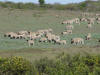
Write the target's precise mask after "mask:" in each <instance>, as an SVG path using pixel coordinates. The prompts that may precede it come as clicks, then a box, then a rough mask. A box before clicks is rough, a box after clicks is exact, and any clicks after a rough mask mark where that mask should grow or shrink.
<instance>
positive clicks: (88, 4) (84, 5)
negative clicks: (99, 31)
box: [0, 0, 100, 11]
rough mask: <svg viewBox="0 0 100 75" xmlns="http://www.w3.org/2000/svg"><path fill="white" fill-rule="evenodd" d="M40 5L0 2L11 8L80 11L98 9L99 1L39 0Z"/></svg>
mask: <svg viewBox="0 0 100 75" xmlns="http://www.w3.org/2000/svg"><path fill="white" fill-rule="evenodd" d="M39 3H40V6H39V5H38V4H34V3H13V2H0V7H4V8H13V9H41V8H42V9H57V10H82V11H93V10H94V11H99V10H100V1H92V0H87V1H84V2H81V3H71V4H65V5H62V4H45V0H39Z"/></svg>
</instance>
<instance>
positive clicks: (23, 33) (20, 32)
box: [17, 31, 30, 35]
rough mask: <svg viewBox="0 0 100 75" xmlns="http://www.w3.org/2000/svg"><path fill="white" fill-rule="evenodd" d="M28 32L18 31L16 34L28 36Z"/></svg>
mask: <svg viewBox="0 0 100 75" xmlns="http://www.w3.org/2000/svg"><path fill="white" fill-rule="evenodd" d="M29 33H30V32H28V31H19V32H18V33H17V34H18V35H28V34H29Z"/></svg>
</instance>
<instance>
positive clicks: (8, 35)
mask: <svg viewBox="0 0 100 75" xmlns="http://www.w3.org/2000/svg"><path fill="white" fill-rule="evenodd" d="M12 34H15V33H14V32H7V33H5V34H4V37H10V36H11V35H12Z"/></svg>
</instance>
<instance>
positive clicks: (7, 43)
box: [0, 9, 100, 50]
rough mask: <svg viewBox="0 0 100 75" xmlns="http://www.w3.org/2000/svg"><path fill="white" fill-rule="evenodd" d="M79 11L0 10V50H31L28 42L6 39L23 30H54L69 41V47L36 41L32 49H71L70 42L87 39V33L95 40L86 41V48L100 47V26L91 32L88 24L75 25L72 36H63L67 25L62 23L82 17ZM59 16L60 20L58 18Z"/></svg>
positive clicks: (95, 26) (96, 26) (94, 26)
mask: <svg viewBox="0 0 100 75" xmlns="http://www.w3.org/2000/svg"><path fill="white" fill-rule="evenodd" d="M81 13H82V12H79V11H59V10H45V11H44V10H40V11H38V10H18V9H17V10H12V9H10V10H9V9H0V44H1V45H0V50H10V49H22V48H29V47H28V44H27V42H26V40H14V39H9V38H4V37H3V34H4V33H6V32H10V31H12V32H18V31H21V30H30V31H37V30H39V29H48V28H52V29H53V30H54V34H57V35H60V36H61V39H63V40H67V45H60V46H59V45H54V44H53V43H39V42H37V41H35V46H33V47H32V48H38V47H39V48H67V47H71V46H72V45H71V44H70V40H71V38H73V37H82V38H85V35H87V33H89V32H90V33H92V37H93V40H91V41H85V45H86V46H94V45H99V43H98V42H97V39H99V38H100V34H99V33H100V25H97V24H96V23H95V25H93V28H92V29H91V30H90V29H88V28H86V26H87V23H81V25H78V24H74V30H73V34H72V35H66V36H62V35H61V32H63V31H64V30H65V26H66V25H62V24H61V22H62V21H64V20H67V19H72V18H75V17H81V16H80V14H81ZM56 15H59V18H57V17H56Z"/></svg>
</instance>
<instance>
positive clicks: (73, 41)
mask: <svg viewBox="0 0 100 75" xmlns="http://www.w3.org/2000/svg"><path fill="white" fill-rule="evenodd" d="M71 44H76V45H77V44H84V39H82V38H73V39H71Z"/></svg>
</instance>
